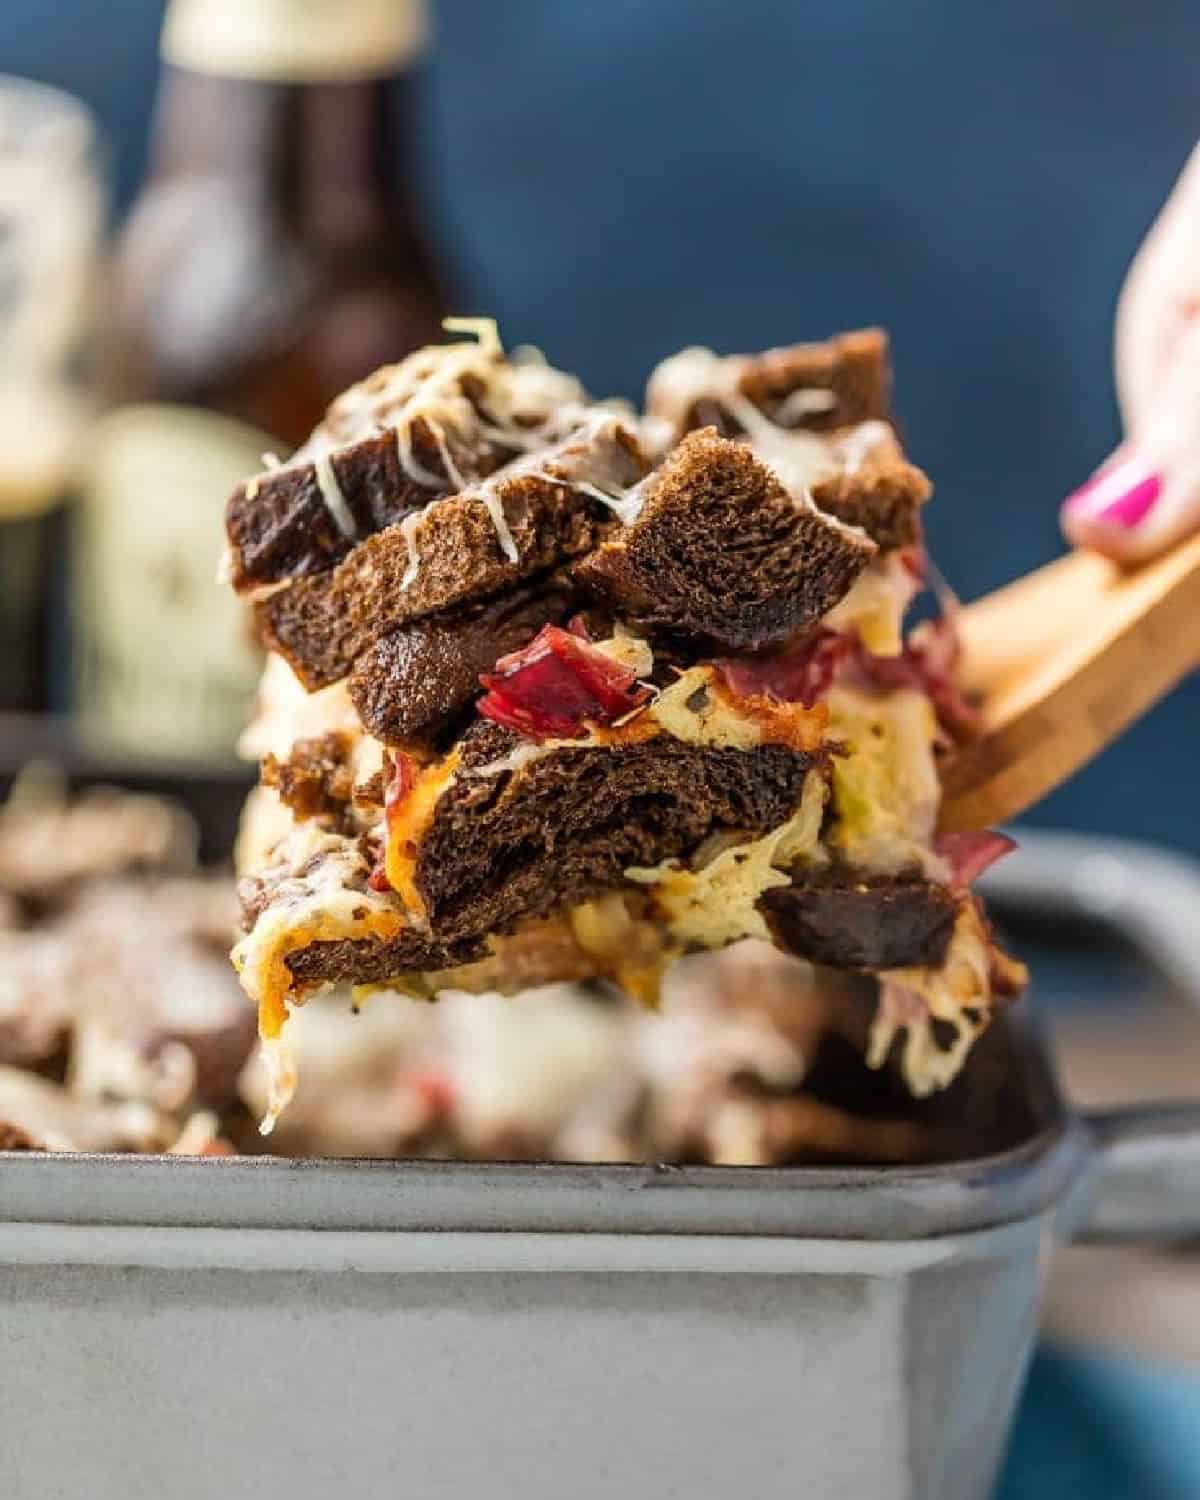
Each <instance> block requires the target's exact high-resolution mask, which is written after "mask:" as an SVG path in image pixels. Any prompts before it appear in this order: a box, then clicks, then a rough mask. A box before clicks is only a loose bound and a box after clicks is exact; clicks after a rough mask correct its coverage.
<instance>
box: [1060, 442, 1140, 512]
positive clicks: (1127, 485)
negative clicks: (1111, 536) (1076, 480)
mask: <svg viewBox="0 0 1200 1500" xmlns="http://www.w3.org/2000/svg"><path fill="white" fill-rule="evenodd" d="M1161 493H1162V476H1161V475H1160V474H1156V473H1155V472H1154V470H1153V469H1151V468H1150V467H1149V466H1148V464H1147V463H1146V462H1145V460H1144V459H1142V458H1140V457H1139V456H1138V455H1137V454H1136V453H1132V454H1129V455H1128V456H1127V457H1121V458H1119V459H1118V460H1117V461H1116V462H1115V463H1110V464H1106V465H1105V466H1104V467H1103V468H1102V469H1097V470H1096V472H1095V473H1094V474H1093V475H1092V477H1091V478H1090V479H1089V480H1088V481H1087V483H1086V484H1083V485H1081V486H1080V487H1079V489H1077V490H1076V491H1075V493H1074V494H1073V495H1068V496H1067V498H1066V500H1065V501H1064V502H1063V515H1064V517H1066V518H1068V519H1070V520H1072V521H1090V522H1098V523H1099V524H1101V525H1104V526H1116V527H1120V528H1121V529H1122V530H1124V531H1132V530H1133V529H1134V527H1136V526H1138V525H1140V524H1141V522H1142V521H1144V520H1145V518H1146V516H1147V515H1148V514H1149V512H1150V511H1151V510H1152V509H1153V507H1154V505H1155V502H1156V501H1157V500H1158V497H1159V495H1160V494H1161Z"/></svg>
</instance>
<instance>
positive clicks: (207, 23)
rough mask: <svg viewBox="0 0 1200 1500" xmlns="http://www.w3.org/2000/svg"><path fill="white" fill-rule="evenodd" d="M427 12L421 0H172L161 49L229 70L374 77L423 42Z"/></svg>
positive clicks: (190, 63) (243, 74)
mask: <svg viewBox="0 0 1200 1500" xmlns="http://www.w3.org/2000/svg"><path fill="white" fill-rule="evenodd" d="M428 20H429V18H428V12H427V7H426V0H170V4H169V5H168V7H167V14H166V19H165V20H164V22H163V33H162V55H163V57H164V59H165V60H166V61H167V62H169V63H173V64H174V65H175V66H176V67H180V68H187V69H189V70H190V71H192V72H197V73H217V74H221V75H225V76H228V77H232V78H261V79H264V80H270V81H272V82H310V81H320V80H332V79H347V78H364V77H373V76H378V75H379V74H382V73H392V72H396V71H397V70H398V69H399V68H401V67H402V66H403V65H404V64H405V63H407V62H408V61H409V60H410V59H411V58H413V57H415V56H417V55H418V54H419V53H420V52H421V51H422V50H423V48H424V46H425V42H426V40H427V37H428Z"/></svg>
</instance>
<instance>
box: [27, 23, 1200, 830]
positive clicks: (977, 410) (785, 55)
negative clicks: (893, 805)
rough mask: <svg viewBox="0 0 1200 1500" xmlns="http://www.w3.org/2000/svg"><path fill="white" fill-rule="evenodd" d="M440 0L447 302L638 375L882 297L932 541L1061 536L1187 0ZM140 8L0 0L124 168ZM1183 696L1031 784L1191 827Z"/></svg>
mask: <svg viewBox="0 0 1200 1500" xmlns="http://www.w3.org/2000/svg"><path fill="white" fill-rule="evenodd" d="M436 10H437V18H438V32H439V40H438V47H437V52H436V55H435V58H434V62H433V66H432V68H431V70H430V74H429V77H428V81H427V86H426V88H425V89H424V91H423V95H422V100H421V110H420V116H419V120H418V122H417V128H418V131H419V146H420V154H421V160H422V165H423V173H424V179H425V189H426V194H427V203H428V208H429V213H430V216H431V220H432V222H433V224H434V226H435V231H436V233H437V235H438V237H439V239H440V240H441V242H442V245H443V247H444V250H445V252H446V254H447V256H448V257H449V258H450V261H451V263H452V265H453V266H454V267H455V268H456V269H457V273H458V277H459V284H460V287H461V290H462V295H461V297H460V301H461V303H462V305H463V306H464V308H466V307H468V306H469V307H470V308H471V309H472V310H484V309H486V310H494V311H495V312H496V313H497V315H498V316H499V317H500V319H501V322H502V327H503V329H504V331H505V333H506V335H507V336H508V338H509V339H510V341H518V342H525V341H530V342H535V343H539V344H542V345H543V346H544V347H545V348H546V349H547V350H548V352H549V353H550V354H551V355H552V357H553V358H554V359H555V360H556V361H558V362H561V363H565V364H566V365H568V366H573V367H577V368H578V369H579V370H580V371H581V372H582V373H583V374H584V376H585V377H586V378H587V380H588V382H589V384H591V385H592V386H593V387H594V388H595V389H596V390H598V391H602V392H609V391H624V392H627V393H631V394H632V393H636V391H637V390H638V388H639V386H640V383H641V380H642V379H643V377H644V375H645V372H646V371H647V369H648V367H649V366H650V365H651V364H652V363H653V361H654V360H656V359H657V358H659V357H660V356H661V355H663V354H665V353H667V352H669V351H670V350H672V349H673V348H675V347H678V346H679V345H680V344H681V343H685V342H692V343H694V342H708V343H712V344H714V345H716V346H718V347H720V348H724V349H737V348H754V347H756V346H760V345H764V344H768V343H779V342H785V341H788V340H791V339H793V338H797V337H806V336H807V337H817V336H821V335H824V334H826V333H829V332H831V331H833V330H835V329H837V328H839V327H843V326H853V325H855V324H861V323H864V322H868V321H870V322H876V321H877V322H881V323H884V324H886V325H887V326H888V327H889V328H890V329H891V330H892V333H893V336H894V340H895V348H896V362H897V366H898V376H899V391H898V394H899V408H900V415H901V418H902V420H903V423H904V426H905V429H906V432H907V436H908V440H909V444H910V447H911V448H912V450H913V453H914V455H915V457H916V458H917V459H918V461H919V462H921V463H922V464H924V465H925V466H926V467H927V468H928V469H929V470H930V471H931V472H932V474H933V476H934V478H935V480H936V481H937V486H938V498H937V501H936V503H935V505H934V507H933V510H932V511H931V516H930V530H931V538H932V545H933V548H934V550H935V553H936V555H937V557H938V560H939V561H940V562H941V564H942V567H943V569H944V571H946V572H947V573H948V574H949V575H950V577H951V579H952V580H953V581H954V582H955V583H956V584H957V586H958V587H959V589H960V590H961V592H962V593H963V594H964V595H966V596H970V595H972V594H974V593H977V592H978V591H980V590H982V589H985V588H988V587H990V586H992V585H994V584H996V583H999V582H1001V581H1003V580H1004V579H1005V578H1006V577H1008V576H1011V575H1012V574H1013V573H1015V572H1017V571H1019V570H1021V569H1024V568H1027V567H1030V566H1032V565H1034V564H1036V563H1038V562H1040V561H1043V560H1045V559H1046V558H1048V557H1050V556H1051V555H1053V553H1054V552H1055V551H1056V549H1057V548H1058V545H1059V544H1058V539H1057V532H1056V525H1055V519H1054V512H1055V506H1056V503H1057V501H1058V500H1059V499H1060V498H1061V496H1062V494H1063V493H1064V492H1065V491H1066V490H1068V489H1069V488H1071V487H1073V486H1074V485H1075V484H1076V483H1077V482H1078V481H1079V480H1080V479H1081V478H1082V477H1083V476H1084V475H1085V474H1086V473H1087V472H1088V470H1089V469H1090V468H1091V467H1092V466H1093V465H1094V463H1095V462H1096V461H1097V460H1098V459H1099V458H1101V457H1102V456H1103V454H1104V453H1105V452H1106V451H1107V449H1108V448H1109V447H1110V446H1111V445H1112V443H1113V442H1114V440H1115V438H1116V435H1117V426H1116V414H1115V409H1114V405H1113V398H1112V381H1111V373H1110V337H1111V324H1112V311H1113V306H1114V302H1115V298H1116V293H1117V290H1118V288H1119V285H1120V281H1121V276H1122V273H1123V270H1124V267H1125V265H1126V263H1127V261H1128V259H1129V257H1130V256H1131V254H1132V252H1133V250H1134V249H1135V248H1136V245H1137V243H1138V241H1139V239H1140V237H1141V235H1142V234H1143V233H1144V231H1145V228H1146V227H1147V225H1148V224H1149V222H1150V220H1151V219H1152V217H1153V214H1154V212H1155V209H1156V207H1157V206H1158V204H1159V203H1161V201H1162V199H1163V197H1164V195H1165V194H1166V192H1167V189H1168V187H1169V185H1170V183H1171V181H1172V179H1173V177H1174V175H1175V174H1176V172H1177V171H1178V169H1179V167H1180V165H1181V163H1182V162H1183V160H1184V158H1185V156H1186V154H1187V152H1188V150H1189V148H1190V147H1191V145H1192V143H1193V142H1194V141H1195V140H1196V138H1197V136H1200V90H1198V89H1197V86H1196V60H1197V59H1198V58H1200V6H1197V5H1196V3H1195V0H1143V3H1142V4H1140V5H1136V6H1134V5H1130V4H1129V3H1128V0H1088V3H1087V4H1081V3H1079V0H1005V3H1003V4H996V3H995V0H956V3H955V4H953V5H950V4H947V3H945V0H840V3H839V4H837V5H829V4H824V3H823V4H816V3H811V4H810V3H802V0H606V3H605V4H603V5H596V4H584V3H578V0H575V3H567V0H502V3H497V0H443V3H442V4H440V5H438V6H437V7H436ZM160 14H161V5H160V3H158V0H119V3H116V4H114V3H113V0H4V3H3V5H2V6H0V70H4V71H10V72H18V73H24V74H28V75H32V76H34V77H39V78H44V79H47V80H49V81H51V82H54V83H58V84H61V85H64V86H66V87H67V88H70V89H72V90H74V91H76V92H77V93H80V94H82V95H83V96H84V97H85V98H87V99H89V100H90V101H91V103H92V104H93V105H94V106H95V107H96V109H97V110H98V111H99V112H100V114H101V116H102V118H103V119H104V121H105V123H106V125H107V127H108V129H109V131H110V133H111V136H112V140H113V149H114V169H115V176H116V181H117V186H118V191H119V197H120V199H121V201H122V202H124V201H127V200H128V197H129V194H130V193H131V191H132V189H133V187H134V185H135V184H136V181H137V179H138V176H139V173H140V171H141V168H142V164H143V160H144V141H145V135H146V130H147V126H148V121H149V114H150V98H151V88H152V82H153V75H154V70H155V49H156V38H157V28H158V22H159V18H160ZM1197 628H1198V629H1200V622H1198V623H1197ZM1198 729H1200V682H1193V683H1192V684H1190V685H1189V687H1187V688H1186V689H1184V690H1182V691H1180V692H1179V693H1178V694H1176V695H1175V697H1174V698H1173V699H1172V700H1171V701H1170V702H1169V703H1168V704H1166V705H1165V706H1164V707H1163V708H1162V709H1160V710H1159V711H1158V712H1157V713H1156V714H1155V715H1154V716H1153V717H1152V718H1151V719H1150V720H1149V721H1148V722H1147V723H1145V724H1143V725H1142V726H1141V727H1140V728H1139V729H1138V730H1137V731H1135V732H1134V733H1133V734H1131V735H1130V736H1128V738H1127V739H1126V740H1125V741H1124V742H1123V743H1122V744H1121V745H1120V746H1118V747H1116V748H1115V749H1114V750H1113V751H1111V752H1110V753H1109V754H1108V755H1107V756H1106V757H1105V758H1104V759H1103V760H1102V761H1101V762H1100V763H1099V764H1097V765H1096V766H1094V767H1093V768H1091V769H1090V770H1089V771H1088V772H1086V773H1085V774H1083V775H1082V776H1080V777H1079V778H1077V779H1076V781H1075V782H1074V783H1073V784H1072V785H1071V786H1070V787H1068V788H1066V789H1064V790H1063V791H1062V792H1060V793H1059V794H1058V795H1057V796H1056V797H1055V798H1054V799H1052V800H1051V801H1050V802H1049V803H1047V804H1046V805H1045V806H1044V807H1043V808H1042V809H1040V811H1039V813H1038V818H1039V819H1040V820H1041V821H1053V822H1057V823H1066V822H1070V823H1075V824H1078V825H1081V826H1085V827H1095V828H1104V829H1111V830H1116V831H1122V832H1126V833H1130V834H1137V835H1142V836H1147V837H1152V838H1159V839H1163V840H1167V841H1169V842H1173V843H1176V844H1181V845H1184V846H1187V847H1192V848H1194V849H1197V850H1200V807H1198V802H1197V796H1196V780H1197V755H1196V749H1195V740H1196V737H1197V730H1198Z"/></svg>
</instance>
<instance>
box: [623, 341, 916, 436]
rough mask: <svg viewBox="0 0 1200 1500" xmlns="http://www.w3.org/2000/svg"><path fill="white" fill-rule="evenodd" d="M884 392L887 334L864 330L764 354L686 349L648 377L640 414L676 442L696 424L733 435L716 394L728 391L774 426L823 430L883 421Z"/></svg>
mask: <svg viewBox="0 0 1200 1500" xmlns="http://www.w3.org/2000/svg"><path fill="white" fill-rule="evenodd" d="M680 377H682V378H680ZM706 387H708V388H707V389H706ZM891 390H892V372H891V366H890V363H889V360H888V340H887V334H886V333H884V332H883V330H882V329H880V328H864V329H860V330H858V331H857V332H854V333H842V334H838V335H837V336H836V337H834V338H832V339H830V340H829V341H828V342H827V343H822V344H792V345H789V346H787V347H785V348H781V349H768V350H766V352H765V353H763V354H730V355H726V356H724V357H723V358H722V357H718V356H716V355H713V354H711V353H710V352H709V351H708V350H703V349H701V350H687V349H685V350H684V351H683V352H682V353H681V354H677V355H673V356H672V357H671V358H670V359H667V360H664V361H663V363H662V364H661V365H659V366H658V368H657V369H656V370H655V371H654V373H653V374H652V375H651V377H650V381H649V384H648V385H647V387H646V411H647V414H648V415H649V416H651V417H654V418H657V419H658V420H659V421H661V422H663V423H665V424H666V428H667V430H668V431H669V432H671V433H673V435H674V440H675V441H678V439H679V438H681V437H683V435H684V434H685V433H687V432H691V431H694V430H695V429H696V428H698V427H715V428H716V429H717V431H718V432H720V433H721V435H722V436H723V437H738V436H740V435H741V433H742V432H743V430H744V429H743V427H742V425H741V423H740V422H739V421H738V419H737V417H736V415H735V414H734V413H733V412H732V411H730V410H729V409H728V407H727V405H725V403H724V402H723V401H722V399H721V398H722V392H723V391H731V392H732V393H734V394H735V395H737V396H740V397H745V398H746V399H747V400H749V401H751V402H753V404H754V405H755V406H756V407H758V409H759V410H760V411H761V412H762V413H763V414H764V415H765V416H768V417H770V418H771V420H772V421H773V422H777V423H778V424H779V426H781V427H787V428H799V427H803V428H805V429H807V430H808V431H810V432H830V431H834V430H836V429H837V428H839V427H853V426H857V424H858V423H860V422H870V421H884V422H887V421H890V420H891ZM799 392H804V393H805V395H804V396H803V397H801V396H798V393H799ZM812 393H815V394H812ZM789 398H793V399H791V400H790V401H789Z"/></svg>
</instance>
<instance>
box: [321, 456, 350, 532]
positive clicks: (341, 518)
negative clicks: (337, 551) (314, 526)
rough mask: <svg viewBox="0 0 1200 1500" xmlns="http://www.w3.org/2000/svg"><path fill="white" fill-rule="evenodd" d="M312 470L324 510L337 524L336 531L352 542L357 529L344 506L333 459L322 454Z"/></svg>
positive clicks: (348, 508)
mask: <svg viewBox="0 0 1200 1500" xmlns="http://www.w3.org/2000/svg"><path fill="white" fill-rule="evenodd" d="M313 469H314V471H315V472H316V476H317V486H318V488H319V489H320V491H321V498H322V500H324V502H325V508H326V510H328V512H329V514H330V515H331V516H332V517H333V519H334V520H335V521H336V522H337V528H338V530H339V531H340V532H341V533H342V535H343V536H344V537H345V538H346V539H347V541H351V542H352V541H354V540H355V539H356V538H357V536H358V527H357V526H356V525H355V523H354V517H353V515H351V513H350V507H349V506H348V505H347V504H346V497H345V495H343V494H342V487H341V485H340V484H339V483H338V477H337V474H336V473H335V472H334V467H333V459H332V458H331V457H330V455H329V454H328V453H322V454H320V455H319V456H318V457H317V459H316V460H315V462H314V464H313Z"/></svg>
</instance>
